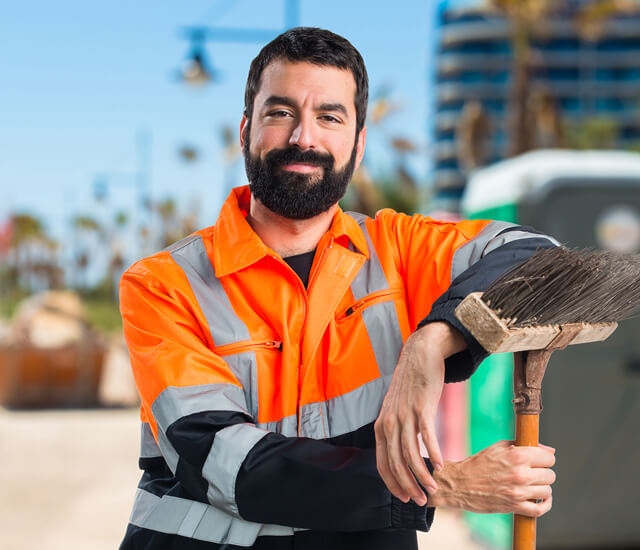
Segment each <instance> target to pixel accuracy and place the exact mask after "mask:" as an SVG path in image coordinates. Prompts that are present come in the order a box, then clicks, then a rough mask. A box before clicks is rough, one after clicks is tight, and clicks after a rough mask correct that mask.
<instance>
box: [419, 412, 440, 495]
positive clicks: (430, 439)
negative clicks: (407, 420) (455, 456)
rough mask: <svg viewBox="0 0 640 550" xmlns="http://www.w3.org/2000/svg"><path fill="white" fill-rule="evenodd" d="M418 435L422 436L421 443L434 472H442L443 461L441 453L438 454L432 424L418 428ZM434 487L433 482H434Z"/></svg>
mask: <svg viewBox="0 0 640 550" xmlns="http://www.w3.org/2000/svg"><path fill="white" fill-rule="evenodd" d="M420 428H421V429H420V435H421V436H422V442H423V443H424V446H425V447H426V449H427V454H428V455H429V460H430V461H431V464H432V465H433V467H434V469H435V470H436V471H440V470H442V467H443V466H444V461H443V460H442V453H441V452H440V445H439V444H438V438H437V437H436V434H435V432H436V430H435V426H434V425H433V423H431V424H425V425H424V426H421V427H420ZM434 486H435V482H434Z"/></svg>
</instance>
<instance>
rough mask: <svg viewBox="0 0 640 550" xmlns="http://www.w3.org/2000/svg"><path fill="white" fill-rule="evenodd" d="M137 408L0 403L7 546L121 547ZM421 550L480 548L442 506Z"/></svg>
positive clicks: (3, 539) (0, 544)
mask: <svg viewBox="0 0 640 550" xmlns="http://www.w3.org/2000/svg"><path fill="white" fill-rule="evenodd" d="M138 436H139V425H138V412H137V410H135V409H101V410H73V411H38V412H33V411H28V412H16V411H7V410H4V409H2V408H0V456H1V457H2V458H1V459H0V464H1V466H2V467H0V518H1V520H0V525H1V526H2V527H1V528H0V548H2V549H6V550H35V549H38V550H39V549H47V550H63V549H64V550H76V549H78V550H80V549H82V550H87V549H91V550H113V549H115V548H117V546H118V543H119V541H120V539H121V537H122V535H123V533H124V528H125V525H126V523H127V518H128V517H129V511H130V507H131V503H132V500H133V494H134V488H135V485H136V483H137V481H138V477H139V472H138V469H137V455H138ZM421 548H423V549H425V550H426V549H427V548H428V549H430V550H454V549H455V550H477V549H478V548H479V547H478V546H476V545H474V544H473V543H472V542H471V541H470V539H469V536H468V532H467V531H466V528H465V526H464V524H463V523H462V522H461V520H460V518H459V517H458V516H457V515H456V514H454V513H452V512H450V511H449V512H448V511H446V510H439V511H438V513H437V514H436V521H435V523H434V528H433V530H432V532H431V533H428V534H425V535H423V536H422V537H421Z"/></svg>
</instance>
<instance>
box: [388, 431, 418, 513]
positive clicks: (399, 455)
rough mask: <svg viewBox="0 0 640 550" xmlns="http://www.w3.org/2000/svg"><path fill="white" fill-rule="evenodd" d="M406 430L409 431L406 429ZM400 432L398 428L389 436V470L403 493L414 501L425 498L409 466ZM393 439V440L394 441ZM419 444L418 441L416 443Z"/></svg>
mask: <svg viewBox="0 0 640 550" xmlns="http://www.w3.org/2000/svg"><path fill="white" fill-rule="evenodd" d="M405 429H408V428H407V427H405ZM399 432H400V430H399V429H398V428H396V429H395V430H393V431H392V433H390V434H386V433H385V435H386V436H387V458H388V460H389V469H390V470H391V474H392V475H393V476H394V477H395V480H396V481H397V482H398V484H399V485H400V487H401V488H402V490H403V492H404V493H406V494H408V495H409V496H410V497H411V498H412V499H413V500H414V501H416V500H420V499H421V498H425V496H424V493H423V492H422V489H420V486H419V485H418V483H417V482H416V478H415V477H414V476H413V473H412V472H411V470H410V469H409V466H408V465H407V462H406V459H405V458H404V452H403V449H402V441H401V435H400V433H399ZM392 438H393V439H392ZM416 444H417V441H416Z"/></svg>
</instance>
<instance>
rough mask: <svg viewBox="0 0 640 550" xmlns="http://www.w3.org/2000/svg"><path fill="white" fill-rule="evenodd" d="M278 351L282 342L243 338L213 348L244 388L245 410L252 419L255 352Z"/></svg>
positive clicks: (255, 402) (254, 411) (255, 387)
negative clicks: (240, 340)
mask: <svg viewBox="0 0 640 550" xmlns="http://www.w3.org/2000/svg"><path fill="white" fill-rule="evenodd" d="M265 351H266V352H271V353H280V352H281V351H282V342H280V341H277V340H244V341H242V342H234V343H233V344H227V345H224V346H219V347H217V348H215V349H214V352H215V353H217V354H218V355H219V356H220V357H222V359H223V360H224V362H225V363H226V364H227V365H228V366H229V368H230V369H231V372H232V373H233V375H234V376H235V377H236V378H237V380H238V382H240V384H241V385H242V387H243V389H244V395H245V399H246V400H247V410H248V411H249V413H250V414H251V416H252V418H253V419H254V420H257V418H258V361H257V358H256V353H262V352H265Z"/></svg>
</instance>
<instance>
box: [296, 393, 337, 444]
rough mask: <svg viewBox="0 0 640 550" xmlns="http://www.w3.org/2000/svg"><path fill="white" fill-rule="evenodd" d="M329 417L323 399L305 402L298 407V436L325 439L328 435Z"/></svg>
mask: <svg viewBox="0 0 640 550" xmlns="http://www.w3.org/2000/svg"><path fill="white" fill-rule="evenodd" d="M329 433H330V430H329V419H328V417H327V404H326V402H325V401H320V402H318V403H307V404H306V405H303V406H302V407H300V427H299V432H298V435H299V436H300V437H310V438H311V439H326V438H327V437H329Z"/></svg>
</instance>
